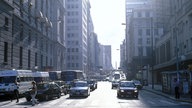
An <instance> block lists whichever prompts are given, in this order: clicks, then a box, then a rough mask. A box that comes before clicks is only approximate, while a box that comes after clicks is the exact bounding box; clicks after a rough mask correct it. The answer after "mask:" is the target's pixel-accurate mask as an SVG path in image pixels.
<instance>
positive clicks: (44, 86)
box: [37, 84, 49, 89]
mask: <svg viewBox="0 0 192 108" xmlns="http://www.w3.org/2000/svg"><path fill="white" fill-rule="evenodd" d="M48 86H49V84H37V89H46V88H48Z"/></svg>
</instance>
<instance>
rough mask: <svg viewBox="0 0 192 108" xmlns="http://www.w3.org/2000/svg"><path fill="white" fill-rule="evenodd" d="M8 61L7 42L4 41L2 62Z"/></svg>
mask: <svg viewBox="0 0 192 108" xmlns="http://www.w3.org/2000/svg"><path fill="white" fill-rule="evenodd" d="M7 62H8V43H7V42H4V63H7Z"/></svg>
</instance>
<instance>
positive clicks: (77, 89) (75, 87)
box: [69, 81, 90, 97]
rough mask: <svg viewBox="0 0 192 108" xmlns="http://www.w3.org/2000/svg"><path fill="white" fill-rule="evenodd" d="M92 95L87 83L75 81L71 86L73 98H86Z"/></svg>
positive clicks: (70, 94) (70, 95)
mask: <svg viewBox="0 0 192 108" xmlns="http://www.w3.org/2000/svg"><path fill="white" fill-rule="evenodd" d="M89 95H90V87H89V84H88V82H87V81H74V82H73V83H72V84H71V87H70V91H69V97H73V96H85V97H88V96H89Z"/></svg>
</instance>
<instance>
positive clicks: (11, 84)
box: [0, 70, 34, 95]
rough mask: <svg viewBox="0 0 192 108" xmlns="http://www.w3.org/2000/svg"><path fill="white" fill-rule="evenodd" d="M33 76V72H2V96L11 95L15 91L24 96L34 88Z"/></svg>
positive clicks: (0, 73)
mask: <svg viewBox="0 0 192 108" xmlns="http://www.w3.org/2000/svg"><path fill="white" fill-rule="evenodd" d="M33 80H34V79H33V74H32V71H31V70H4V71H0V95H10V94H13V93H14V91H15V92H18V94H24V93H25V92H26V91H28V90H29V88H30V87H32V84H31V82H32V81H33Z"/></svg>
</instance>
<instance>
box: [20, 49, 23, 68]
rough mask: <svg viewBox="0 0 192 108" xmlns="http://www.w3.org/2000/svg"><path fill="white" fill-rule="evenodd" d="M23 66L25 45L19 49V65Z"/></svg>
mask: <svg viewBox="0 0 192 108" xmlns="http://www.w3.org/2000/svg"><path fill="white" fill-rule="evenodd" d="M22 66H23V47H20V51H19V67H20V68H22Z"/></svg>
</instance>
